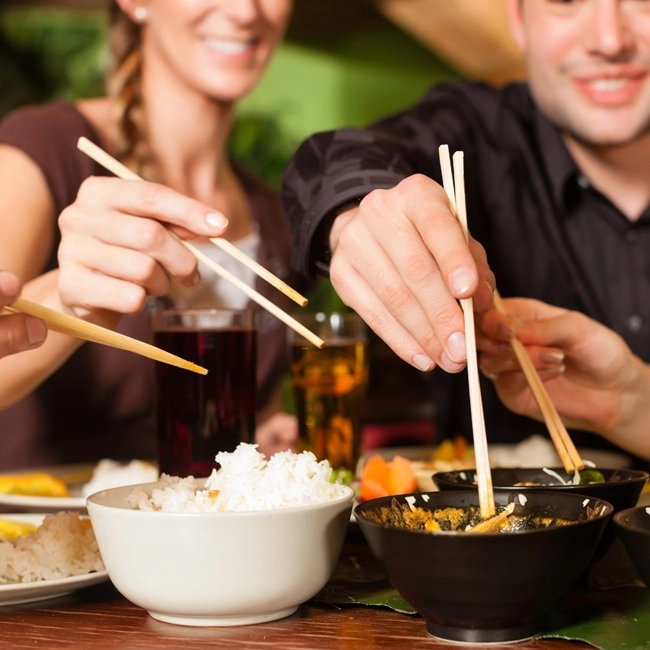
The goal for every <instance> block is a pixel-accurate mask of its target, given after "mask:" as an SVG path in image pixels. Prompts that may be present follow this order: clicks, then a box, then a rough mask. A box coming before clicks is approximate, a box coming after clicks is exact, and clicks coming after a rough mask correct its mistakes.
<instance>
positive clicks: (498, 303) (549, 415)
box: [494, 291, 585, 472]
mask: <svg viewBox="0 0 650 650" xmlns="http://www.w3.org/2000/svg"><path fill="white" fill-rule="evenodd" d="M494 306H495V307H496V309H497V310H498V311H499V312H501V313H502V314H505V315H506V316H507V311H506V308H505V305H504V304H503V300H502V298H501V296H500V295H499V292H498V291H495V292H494ZM510 345H511V347H512V349H513V351H514V353H515V356H516V357H517V361H519V365H520V366H521V369H522V370H523V372H524V375H525V377H526V381H527V382H528V385H529V386H530V390H531V391H532V393H533V397H534V398H535V401H536V402H537V405H538V406H539V409H540V411H541V412H542V416H543V417H544V422H545V423H546V428H547V429H548V432H549V434H550V436H551V440H552V441H553V444H554V446H555V449H556V451H557V453H558V456H559V457H560V460H561V461H562V464H563V465H564V469H565V471H567V472H575V470H576V469H578V470H581V469H584V467H585V463H584V461H583V460H582V458H581V457H580V454H579V453H578V450H577V449H576V447H575V445H574V444H573V440H571V436H570V435H569V432H568V431H567V430H566V427H565V426H564V422H562V419H561V418H560V414H559V413H558V412H557V409H556V408H555V406H554V405H553V402H552V400H551V396H550V395H549V394H548V391H547V390H546V386H544V382H543V381H542V379H541V377H540V376H539V374H538V372H537V370H536V369H535V366H534V365H533V362H532V361H531V359H530V357H529V356H528V352H526V348H525V347H524V345H523V343H522V342H521V341H520V340H519V339H517V338H513V339H512V341H510Z"/></svg>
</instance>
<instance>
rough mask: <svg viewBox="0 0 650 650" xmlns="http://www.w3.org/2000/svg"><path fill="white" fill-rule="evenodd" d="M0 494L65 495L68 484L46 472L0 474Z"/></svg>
mask: <svg viewBox="0 0 650 650" xmlns="http://www.w3.org/2000/svg"><path fill="white" fill-rule="evenodd" d="M0 494H20V495H25V496H34V497H67V496H69V492H68V486H67V485H66V484H65V483H64V482H63V481H61V480H59V479H58V478H56V477H55V476H52V475H51V474H47V473H46V472H32V473H29V474H4V475H0Z"/></svg>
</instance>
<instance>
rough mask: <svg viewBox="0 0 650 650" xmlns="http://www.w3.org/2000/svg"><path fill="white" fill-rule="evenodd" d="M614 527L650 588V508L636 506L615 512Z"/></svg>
mask: <svg viewBox="0 0 650 650" xmlns="http://www.w3.org/2000/svg"><path fill="white" fill-rule="evenodd" d="M614 525H615V526H616V528H617V529H618V532H619V534H620V536H621V539H622V540H623V543H624V544H625V548H627V552H628V553H629V554H630V557H631V558H632V562H634V566H635V567H636V568H637V571H638V572H639V573H640V574H641V577H642V578H643V582H645V583H646V585H647V586H648V587H650V508H648V507H647V506H637V507H636V508H628V509H627V510H622V511H621V512H617V513H616V515H615V516H614Z"/></svg>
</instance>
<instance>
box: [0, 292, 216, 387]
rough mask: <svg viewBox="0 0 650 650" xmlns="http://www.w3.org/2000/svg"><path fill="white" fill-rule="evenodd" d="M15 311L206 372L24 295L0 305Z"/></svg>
mask: <svg viewBox="0 0 650 650" xmlns="http://www.w3.org/2000/svg"><path fill="white" fill-rule="evenodd" d="M16 312H22V313H24V314H29V315H30V316H35V317H36V318H40V319H41V320H42V321H44V322H45V324H46V325H47V327H48V329H50V330H52V331H53V332H59V333H60V334H66V335H68V336H74V337H76V338H80V339H83V340H85V341H90V342H92V343H101V344H103V345H110V346H111V347H114V348H119V349H120V350H126V351H128V352H135V353H136V354H140V355H142V356H143V357H147V358H149V359H153V360H154V361H162V362H163V363H168V364H170V365H172V366H176V367H177V368H183V369H185V370H191V371H192V372H195V373H197V374H199V375H207V374H208V371H207V370H206V369H205V368H203V367H201V366H198V365H196V364H195V363H192V362H191V361H186V360H185V359H182V358H181V357H177V356H176V355H175V354H171V353H170V352H166V351H165V350H161V349H160V348H157V347H156V346H155V345H150V344H149V343H143V342H142V341H138V340H137V339H133V338H131V337H130V336H126V335H124V334H119V333H118V332H113V330H109V329H106V328H105V327H101V326H99V325H95V324H94V323H88V322H86V321H85V320H82V319H81V318H75V317H74V316H69V315H68V314H62V313H61V312H58V311H55V310H54V309H49V308H48V307H43V306H42V305H39V304H37V303H34V302H30V301H29V300H25V299H24V298H18V299H17V300H15V301H14V302H12V303H11V305H9V306H8V307H4V308H2V309H0V314H5V313H7V314H11V313H16Z"/></svg>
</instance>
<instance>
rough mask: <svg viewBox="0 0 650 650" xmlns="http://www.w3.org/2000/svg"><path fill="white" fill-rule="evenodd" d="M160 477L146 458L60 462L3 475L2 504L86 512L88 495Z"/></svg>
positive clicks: (23, 508) (0, 484)
mask: <svg viewBox="0 0 650 650" xmlns="http://www.w3.org/2000/svg"><path fill="white" fill-rule="evenodd" d="M156 480H158V469H157V468H156V466H155V465H154V464H153V463H151V462H149V461H143V460H132V461H130V462H128V463H127V462H120V461H115V460H111V459H107V458H105V459H102V460H100V461H99V462H98V463H82V464H75V465H58V466H53V467H41V468H34V469H26V470H17V471H14V472H10V473H5V474H0V505H3V506H8V507H10V508H11V509H13V510H16V511H23V512H40V513H47V512H59V511H61V510H66V511H73V512H86V497H88V496H89V495H91V494H93V492H98V491H99V490H104V489H107V488H111V487H119V486H121V485H129V484H132V483H147V482H151V481H156Z"/></svg>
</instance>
